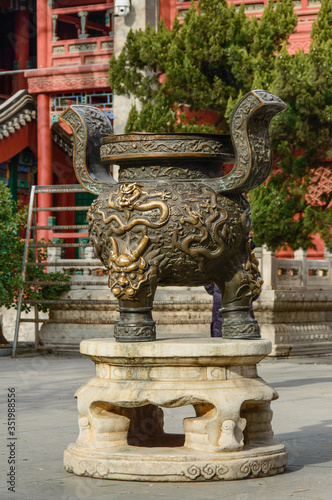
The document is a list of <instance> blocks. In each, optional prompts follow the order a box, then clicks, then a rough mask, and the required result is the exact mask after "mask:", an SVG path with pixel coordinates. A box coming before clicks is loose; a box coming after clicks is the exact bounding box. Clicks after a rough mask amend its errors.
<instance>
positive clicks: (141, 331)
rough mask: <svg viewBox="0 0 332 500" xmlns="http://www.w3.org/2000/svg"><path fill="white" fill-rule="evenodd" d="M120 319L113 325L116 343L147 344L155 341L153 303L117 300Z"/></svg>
mask: <svg viewBox="0 0 332 500" xmlns="http://www.w3.org/2000/svg"><path fill="white" fill-rule="evenodd" d="M119 306H120V307H119V311H120V319H119V320H118V321H117V322H116V323H115V325H114V337H115V339H116V341H117V342H147V341H150V340H155V339H156V324H155V322H154V321H153V319H152V309H153V302H152V301H151V303H150V302H148V301H147V302H146V303H145V304H142V303H141V302H139V303H137V302H134V301H132V302H130V301H122V300H119Z"/></svg>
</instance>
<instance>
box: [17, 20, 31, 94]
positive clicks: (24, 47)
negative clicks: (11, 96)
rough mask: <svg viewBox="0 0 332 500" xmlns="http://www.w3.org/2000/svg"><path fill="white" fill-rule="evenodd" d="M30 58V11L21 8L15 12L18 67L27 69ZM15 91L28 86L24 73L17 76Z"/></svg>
mask: <svg viewBox="0 0 332 500" xmlns="http://www.w3.org/2000/svg"><path fill="white" fill-rule="evenodd" d="M28 59H29V13H28V11H27V10H19V11H17V12H16V14H15V60H16V62H17V69H26V67H27V61H28ZM15 78H16V84H15V92H17V91H18V90H21V89H26V88H27V80H26V78H25V77H24V74H23V73H18V74H17V75H16V76H15Z"/></svg>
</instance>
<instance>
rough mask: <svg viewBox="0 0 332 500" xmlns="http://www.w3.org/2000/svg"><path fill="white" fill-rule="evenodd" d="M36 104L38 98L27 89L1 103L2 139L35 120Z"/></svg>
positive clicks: (0, 127) (0, 137) (0, 134)
mask: <svg viewBox="0 0 332 500" xmlns="http://www.w3.org/2000/svg"><path fill="white" fill-rule="evenodd" d="M36 106H37V104H36V99H35V98H34V97H33V96H32V95H31V94H29V93H28V91H27V90H19V91H18V92H16V94H14V95H12V96H11V97H9V99H6V101H4V102H3V103H2V104H0V140H2V139H4V138H5V137H9V135H10V134H14V133H15V132H16V130H19V129H20V128H21V127H24V126H25V125H26V124H27V122H31V120H35V119H36V117H37V109H36Z"/></svg>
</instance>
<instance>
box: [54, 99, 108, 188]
mask: <svg viewBox="0 0 332 500" xmlns="http://www.w3.org/2000/svg"><path fill="white" fill-rule="evenodd" d="M60 120H61V121H63V122H64V123H66V124H67V125H68V126H69V127H70V128H71V130H72V132H73V137H74V147H73V163H74V169H75V174H76V177H77V180H78V182H79V183H80V184H81V185H82V186H83V187H84V189H86V190H87V191H89V192H90V193H93V194H100V193H101V192H102V191H103V190H104V189H105V188H107V187H109V185H110V184H116V181H115V180H114V179H113V177H112V175H111V173H110V169H109V163H102V161H101V159H100V142H101V139H102V138H103V137H106V136H109V135H113V130H112V126H111V123H110V121H109V120H108V118H107V117H106V116H105V115H104V113H103V112H102V111H101V110H100V109H98V108H95V107H92V106H70V107H69V108H67V109H66V110H65V111H64V112H63V113H62V114H61V115H60Z"/></svg>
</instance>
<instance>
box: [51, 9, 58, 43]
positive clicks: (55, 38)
mask: <svg viewBox="0 0 332 500" xmlns="http://www.w3.org/2000/svg"><path fill="white" fill-rule="evenodd" d="M58 17H59V16H58V14H52V42H57V41H58V40H59V37H58V36H57V34H56V29H57V25H58Z"/></svg>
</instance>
